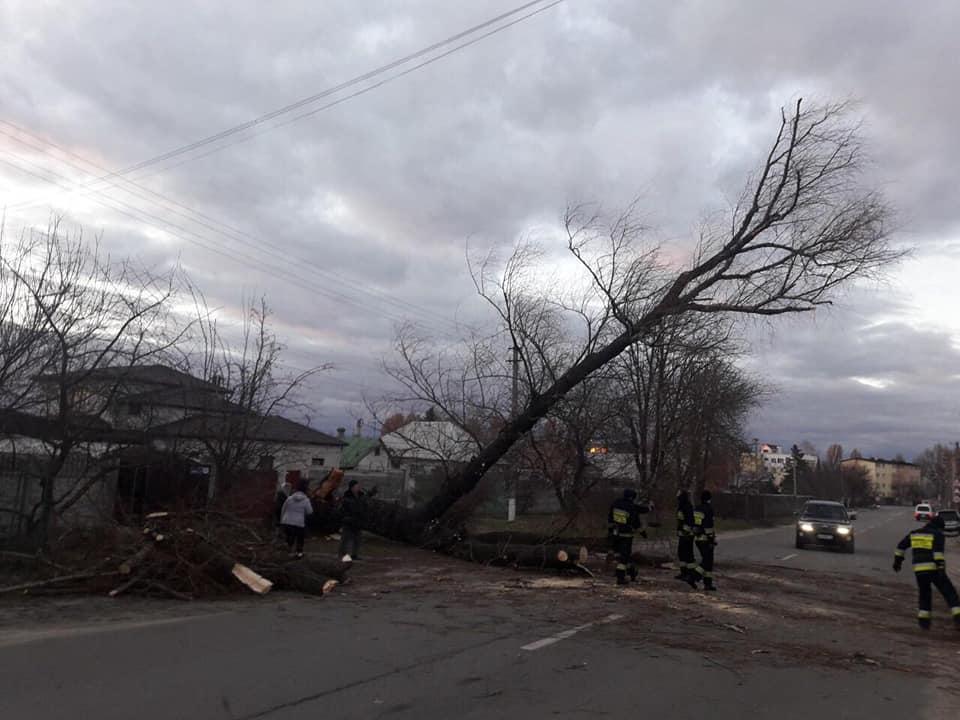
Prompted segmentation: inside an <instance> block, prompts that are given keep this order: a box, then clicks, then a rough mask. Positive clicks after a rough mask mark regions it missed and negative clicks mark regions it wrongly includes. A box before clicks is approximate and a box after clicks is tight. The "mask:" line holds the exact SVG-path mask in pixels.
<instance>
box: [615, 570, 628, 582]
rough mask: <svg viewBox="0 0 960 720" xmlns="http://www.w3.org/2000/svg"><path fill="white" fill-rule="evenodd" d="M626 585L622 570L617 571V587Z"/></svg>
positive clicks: (625, 576)
mask: <svg viewBox="0 0 960 720" xmlns="http://www.w3.org/2000/svg"><path fill="white" fill-rule="evenodd" d="M626 584H627V574H626V573H625V572H624V571H623V570H617V585H626Z"/></svg>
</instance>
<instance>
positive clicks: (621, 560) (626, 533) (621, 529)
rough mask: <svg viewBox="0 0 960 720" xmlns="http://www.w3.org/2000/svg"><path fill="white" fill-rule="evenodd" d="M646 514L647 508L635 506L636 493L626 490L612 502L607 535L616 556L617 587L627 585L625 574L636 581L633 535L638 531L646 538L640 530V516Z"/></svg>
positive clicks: (630, 489)
mask: <svg viewBox="0 0 960 720" xmlns="http://www.w3.org/2000/svg"><path fill="white" fill-rule="evenodd" d="M645 512H647V508H646V507H645V506H642V505H638V504H637V491H636V490H634V489H633V488H627V489H626V490H624V491H623V497H622V498H620V499H618V500H614V501H613V505H611V506H610V515H609V517H608V520H607V523H608V533H609V537H610V544H611V548H612V550H613V552H614V553H615V554H616V556H617V585H626V584H627V574H628V573H629V575H630V579H631V580H636V579H637V566H636V565H635V564H634V563H633V535H634V533H636V532H637V531H638V530H639V532H640V535H641V536H643V537H646V536H647V533H646V531H645V530H641V529H640V527H641V522H640V514H641V513H645Z"/></svg>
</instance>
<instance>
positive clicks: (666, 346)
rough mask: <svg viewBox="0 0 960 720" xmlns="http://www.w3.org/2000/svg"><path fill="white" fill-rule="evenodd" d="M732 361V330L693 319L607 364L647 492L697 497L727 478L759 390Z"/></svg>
mask: <svg viewBox="0 0 960 720" xmlns="http://www.w3.org/2000/svg"><path fill="white" fill-rule="evenodd" d="M739 354H740V350H739V348H738V347H737V345H736V343H735V341H734V338H733V326H732V323H730V322H728V321H726V320H725V319H724V318H717V317H710V318H709V320H708V319H707V317H706V316H698V315H694V316H690V317H686V318H674V319H671V320H668V321H664V322H663V323H662V324H661V326H660V327H659V328H658V329H657V331H656V332H654V333H652V334H651V335H650V336H649V337H648V338H647V339H645V340H643V341H641V342H638V343H636V344H635V345H632V346H631V347H629V348H628V349H627V351H626V352H624V353H623V355H621V357H620V358H618V359H617V361H616V362H615V363H614V364H613V367H615V368H616V371H615V372H616V373H617V376H618V377H619V378H620V383H621V385H622V387H623V395H622V399H621V402H620V403H619V407H620V411H621V413H620V414H621V422H622V424H623V426H624V428H625V430H626V433H625V435H626V437H627V438H628V439H629V441H630V444H631V446H632V449H633V454H634V461H635V463H636V466H637V471H638V476H639V480H640V484H641V485H642V487H643V488H644V489H645V490H646V492H647V493H650V494H657V493H658V491H660V490H663V491H666V490H667V489H668V488H669V489H670V490H675V489H677V488H694V489H698V490H699V489H702V488H703V485H704V483H705V482H706V481H707V478H708V475H710V474H715V472H714V473H711V471H712V470H715V469H716V468H717V467H718V466H722V467H724V468H726V469H727V472H730V471H732V467H733V466H734V465H735V464H736V459H737V457H738V456H739V451H740V447H741V445H742V444H743V441H742V437H741V436H742V430H743V425H744V422H745V421H746V418H747V415H748V413H749V411H750V410H752V409H753V407H754V406H755V405H756V404H757V402H759V399H760V398H761V397H762V395H763V393H764V391H765V388H764V387H763V386H762V385H761V384H760V383H759V382H757V381H756V380H753V379H752V378H750V377H748V376H747V375H745V374H744V373H743V371H741V370H740V369H739V368H737V366H736V365H735V364H734V359H735V358H736V357H737V356H738V355H739Z"/></svg>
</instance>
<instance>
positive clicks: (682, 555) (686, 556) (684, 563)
mask: <svg viewBox="0 0 960 720" xmlns="http://www.w3.org/2000/svg"><path fill="white" fill-rule="evenodd" d="M693 527H694V520H693V503H691V502H690V494H689V493H688V492H687V491H686V490H681V491H680V492H678V493H677V558H678V559H679V561H680V574H679V575H677V578H676V579H677V580H684V581H686V582H688V583H690V587H694V588H695V587H696V586H697V581H698V580H699V579H700V573H699V572H698V570H699V567H700V566H699V565H697V558H696V556H695V555H694V554H693Z"/></svg>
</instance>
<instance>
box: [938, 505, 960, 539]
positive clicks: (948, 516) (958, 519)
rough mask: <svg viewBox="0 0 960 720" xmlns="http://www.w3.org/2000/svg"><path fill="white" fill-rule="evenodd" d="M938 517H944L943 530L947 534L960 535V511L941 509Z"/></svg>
mask: <svg viewBox="0 0 960 720" xmlns="http://www.w3.org/2000/svg"><path fill="white" fill-rule="evenodd" d="M937 517H941V518H943V532H944V534H945V535H960V512H957V511H956V510H940V511H938V512H937Z"/></svg>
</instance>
